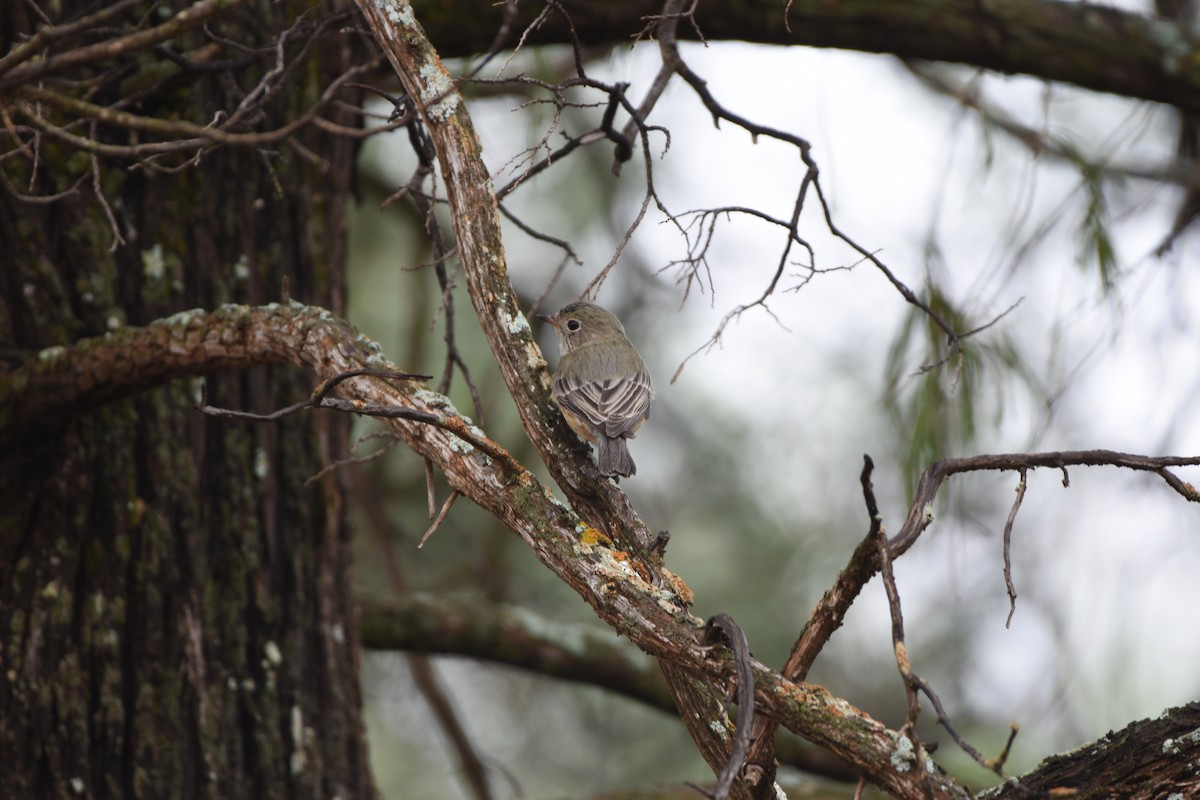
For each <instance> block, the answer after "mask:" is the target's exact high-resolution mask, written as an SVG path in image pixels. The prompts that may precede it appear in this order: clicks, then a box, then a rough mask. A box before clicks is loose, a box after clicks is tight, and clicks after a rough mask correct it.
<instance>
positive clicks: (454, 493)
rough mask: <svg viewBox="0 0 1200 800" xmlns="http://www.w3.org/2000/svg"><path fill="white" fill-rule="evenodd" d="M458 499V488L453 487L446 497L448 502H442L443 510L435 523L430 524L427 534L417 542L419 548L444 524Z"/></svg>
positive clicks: (435, 518)
mask: <svg viewBox="0 0 1200 800" xmlns="http://www.w3.org/2000/svg"><path fill="white" fill-rule="evenodd" d="M457 499H458V490H457V489H451V490H450V496H449V497H447V498H446V502H444V503H442V510H441V511H439V512H438V514H437V516H436V517H434V519H433V524H432V525H430V526H429V529H428V530H426V531H425V534H424V535H423V536H422V537H421V541H419V542H417V549H418V550H420V549H421V548H422V547H424V546H425V543H426V542H427V541H429V537H430V536H433V532H434V531H436V530H437V529H438V528H440V527H441V526H442V522H444V521H445V519H446V515H447V514H449V513H450V508H451V507H452V506H453V505H454V501H455V500H457Z"/></svg>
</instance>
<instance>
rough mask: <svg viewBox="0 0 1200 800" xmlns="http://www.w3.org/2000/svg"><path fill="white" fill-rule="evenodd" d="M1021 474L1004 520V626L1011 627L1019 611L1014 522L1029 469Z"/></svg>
mask: <svg viewBox="0 0 1200 800" xmlns="http://www.w3.org/2000/svg"><path fill="white" fill-rule="evenodd" d="M1018 472H1019V473H1020V475H1021V480H1020V481H1019V482H1018V483H1017V496H1016V497H1015V498H1014V499H1013V504H1012V508H1011V509H1010V510H1009V512H1008V519H1007V520H1005V522H1004V588H1005V589H1006V590H1007V591H1008V619H1006V620H1004V627H1006V628H1007V627H1009V626H1010V625H1011V624H1012V618H1013V614H1015V613H1017V588H1016V587H1015V586H1013V580H1012V550H1011V547H1012V529H1013V522H1014V521H1016V519H1017V511H1019V510H1020V508H1021V501H1022V500H1024V499H1025V486H1026V478H1027V476H1028V474H1029V471H1028V470H1025V469H1022V470H1018Z"/></svg>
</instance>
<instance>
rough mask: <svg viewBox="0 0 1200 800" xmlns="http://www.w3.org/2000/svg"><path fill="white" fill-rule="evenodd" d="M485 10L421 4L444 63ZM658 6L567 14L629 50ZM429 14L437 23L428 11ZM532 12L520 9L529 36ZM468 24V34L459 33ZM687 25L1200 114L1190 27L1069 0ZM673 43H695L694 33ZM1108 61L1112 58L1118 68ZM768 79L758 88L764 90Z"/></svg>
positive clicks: (487, 15)
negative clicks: (1027, 78) (1016, 76)
mask: <svg viewBox="0 0 1200 800" xmlns="http://www.w3.org/2000/svg"><path fill="white" fill-rule="evenodd" d="M490 5H491V3H490V2H483V0H419V2H417V3H415V6H416V8H417V13H418V14H424V15H425V16H428V17H429V18H430V19H431V20H434V21H435V22H434V23H432V24H434V25H435V27H433V29H432V30H431V36H432V37H433V39H434V40H435V41H437V42H438V44H439V47H440V48H441V49H442V51H443V52H444V53H446V54H447V55H461V54H465V53H470V52H479V51H482V50H483V49H484V48H486V47H487V46H488V43H489V42H490V41H491V39H492V37H493V36H494V35H495V30H496V27H497V24H498V20H499V15H498V13H497V12H496V11H495V10H494V9H491V8H490ZM661 8H662V2H661V0H605V2H588V3H573V4H572V5H571V16H572V19H573V20H574V24H575V28H576V29H577V30H578V31H579V32H580V37H581V38H582V39H583V44H587V45H594V44H600V43H606V42H607V43H612V42H626V41H628V37H629V32H630V31H633V30H638V29H640V28H641V27H642V26H643V25H644V22H643V20H644V19H645V18H646V17H649V16H653V15H655V14H659V13H661ZM435 9H436V14H435V13H433V11H434V10H435ZM539 9H540V5H539V4H527V5H522V6H521V10H520V15H519V20H518V22H517V23H516V24H518V25H521V26H525V27H527V26H528V24H529V23H530V22H531V21H532V19H533V18H534V17H535V16H536V15H537V12H538V10H539ZM464 20H474V23H473V24H463V21H464ZM695 22H696V24H697V25H698V26H699V28H700V29H701V30H704V31H705V32H706V38H707V39H708V40H709V41H712V40H714V39H715V38H720V39H723V40H737V41H746V42H756V43H761V44H779V45H807V46H811V47H832V48H839V49H844V50H860V51H864V52H870V53H891V54H893V55H897V56H900V57H901V58H912V59H921V60H926V61H949V62H955V63H960V64H969V65H972V66H976V67H982V68H984V69H990V70H995V71H997V72H1002V73H1022V74H1025V75H1031V76H1034V77H1039V78H1045V79H1047V80H1052V81H1062V82H1065V83H1073V84H1075V85H1077V86H1082V87H1084V88H1086V89H1093V90H1095V91H1098V92H1108V93H1111V94H1116V95H1122V96H1125V97H1130V98H1135V99H1142V100H1153V101H1156V102H1160V103H1167V104H1170V105H1173V106H1176V107H1178V108H1181V109H1185V110H1190V111H1197V110H1200V58H1197V52H1198V51H1200V38H1198V37H1197V34H1196V33H1195V32H1194V31H1192V30H1190V29H1189V28H1188V26H1186V25H1182V24H1180V23H1178V22H1176V21H1173V20H1166V19H1161V18H1156V17H1150V16H1146V15H1143V14H1138V13H1134V12H1129V11H1123V10H1119V9H1116V8H1110V7H1106V6H1100V5H1097V4H1093V3H1077V2H1068V1H1067V0H989V2H986V3H984V2H970V3H968V2H962V0H847V2H840V3H814V2H792V3H765V2H764V3H756V4H746V3H702V4H700V6H699V7H698V8H697V10H696V14H695ZM679 36H680V37H681V38H684V37H689V36H691V37H694V36H695V34H694V32H693V31H692V29H691V28H690V26H686V25H685V26H680V30H679ZM569 41H570V34H569V32H568V30H567V27H566V23H565V22H564V21H563V20H562V19H560V18H558V17H557V16H555V15H549V16H548V17H547V18H546V19H545V20H543V21H542V24H541V25H539V26H538V27H537V28H536V29H533V30H529V31H528V36H527V38H526V43H527V44H564V43H567V42H569ZM1114 53H1116V54H1119V56H1118V57H1114ZM764 79H766V78H764Z"/></svg>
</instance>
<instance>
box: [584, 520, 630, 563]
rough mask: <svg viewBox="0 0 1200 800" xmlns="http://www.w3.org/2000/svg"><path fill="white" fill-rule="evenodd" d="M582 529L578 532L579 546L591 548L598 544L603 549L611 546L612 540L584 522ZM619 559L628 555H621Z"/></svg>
mask: <svg viewBox="0 0 1200 800" xmlns="http://www.w3.org/2000/svg"><path fill="white" fill-rule="evenodd" d="M582 527H583V530H581V531H580V532H579V543H580V544H585V545H588V546H589V547H593V546H595V545H598V544H602V545H604V546H605V547H612V546H613V543H612V539H610V538H608V537H607V536H605V535H604V534H603V533H601V532H600V531H598V530H596V529H595V528H593V527H592V526H591V525H588V524H587V523H586V522H585V523H583V525H582ZM614 557H618V556H617V555H616V554H614ZM619 557H624V558H628V557H629V555H628V554H627V553H621V554H620V556H619Z"/></svg>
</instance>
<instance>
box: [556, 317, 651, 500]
mask: <svg viewBox="0 0 1200 800" xmlns="http://www.w3.org/2000/svg"><path fill="white" fill-rule="evenodd" d="M540 319H542V320H544V321H545V322H547V323H548V324H549V325H550V326H551V327H553V328H554V333H555V338H557V339H558V346H559V350H560V352H561V357H560V358H559V361H558V367H557V369H555V371H554V380H553V383H552V384H551V396H552V397H553V398H554V402H555V403H557V404H558V407H559V408H560V409H561V410H562V414H563V417H564V418H565V419H566V421H567V424H568V425H570V426H571V430H573V431H575V433H577V434H578V435H579V436H580V437H581V438H583V439H585V440H587V441H588V442H590V443H592V444H594V445H595V446H596V465H597V467H598V468H599V469H600V472H601V473H602V474H603V475H606V476H621V477H629V476H632V475H634V474H636V473H637V466H636V465H635V464H634V463H633V457H632V456H630V455H629V447H628V446H627V445H626V442H625V440H626V439H632V438H634V435H635V434H636V433H637V431H638V429H639V428H640V427H641V426H642V423H644V422H645V421H646V420H647V419H649V417H650V403H651V401H652V400H653V399H654V385H653V383H652V382H651V380H650V371H649V370H648V369H647V368H646V362H645V361H643V360H642V357H641V355H639V354H638V351H637V349H636V348H635V347H634V346H633V343H632V342H630V341H629V337H628V336H626V335H625V328H624V326H622V325H621V321H620V320H619V319H617V317H616V316H615V315H614V314H613V313H612V312H610V311H608V310H607V309H604V308H602V307H600V306H598V305H596V304H595V303H587V302H575V303H570V304H568V305H566V306H564V307H563V308H562V309H561V310H560V311H559V312H558V313H557V314H550V315H543V316H541V317H540Z"/></svg>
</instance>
